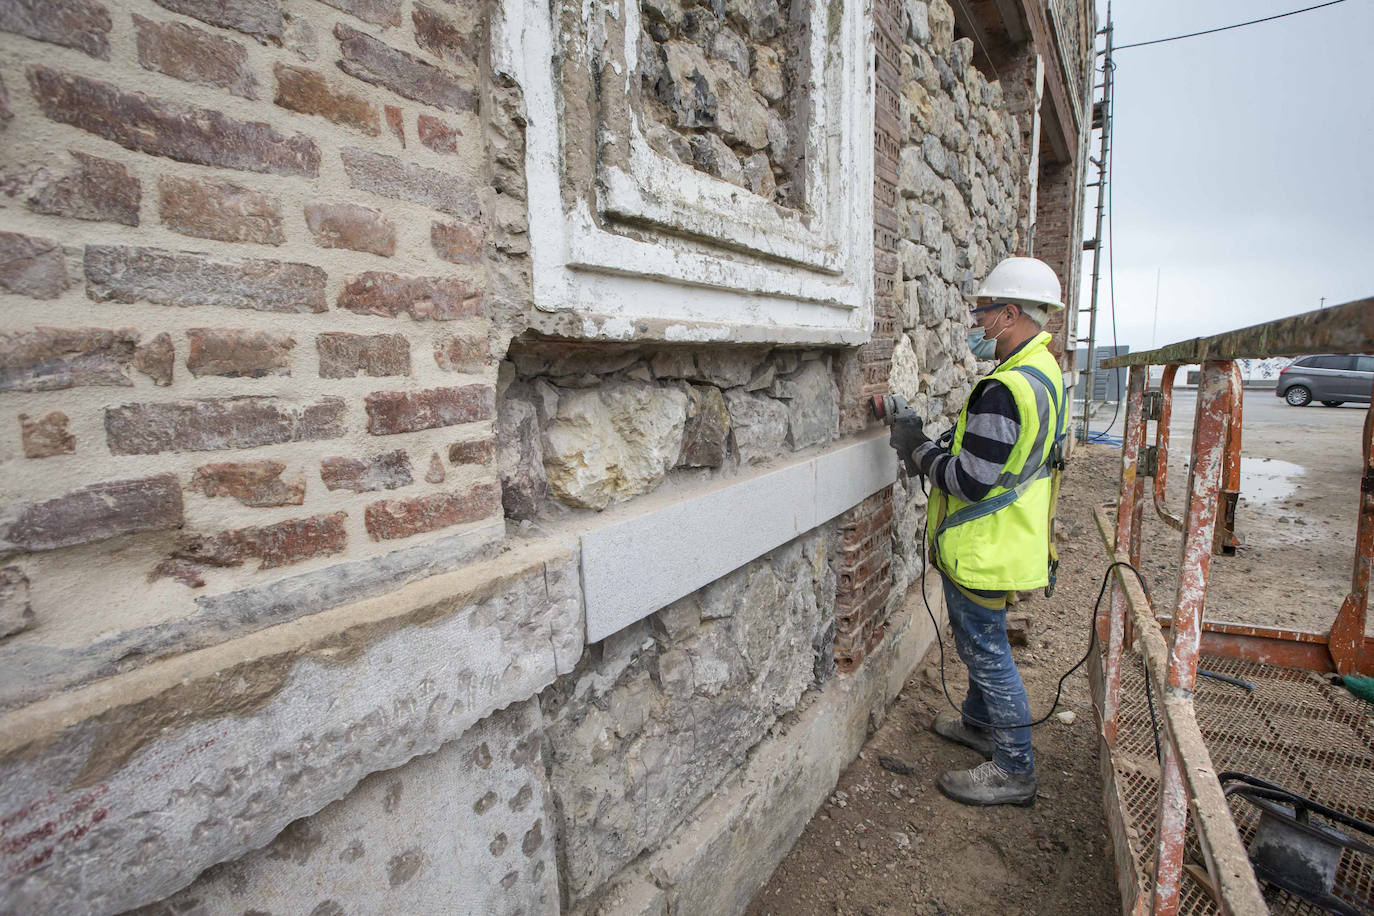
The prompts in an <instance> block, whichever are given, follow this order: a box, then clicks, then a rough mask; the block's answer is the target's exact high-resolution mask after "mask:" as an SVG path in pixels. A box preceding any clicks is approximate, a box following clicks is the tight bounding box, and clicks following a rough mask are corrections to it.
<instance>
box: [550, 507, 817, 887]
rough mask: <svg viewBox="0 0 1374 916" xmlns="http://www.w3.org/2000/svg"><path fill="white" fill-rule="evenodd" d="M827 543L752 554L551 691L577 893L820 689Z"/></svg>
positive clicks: (557, 772)
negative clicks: (749, 559)
mask: <svg viewBox="0 0 1374 916" xmlns="http://www.w3.org/2000/svg"><path fill="white" fill-rule="evenodd" d="M829 549H830V542H829V540H828V537H827V536H826V535H824V534H819V533H817V534H811V535H808V536H806V537H803V538H801V539H798V540H797V541H794V542H792V543H791V544H788V545H787V546H785V547H783V548H780V549H779V550H777V551H774V552H773V554H771V555H770V556H769V557H767V558H764V559H761V560H757V561H755V562H753V563H750V564H748V565H747V566H745V567H743V568H741V569H740V570H739V571H737V572H736V573H733V574H731V575H730V576H727V577H726V578H724V579H722V580H720V581H719V582H717V583H716V584H715V585H712V586H708V587H707V588H705V589H703V590H702V591H701V592H698V593H696V594H694V595H691V596H688V597H687V598H684V599H682V600H681V601H679V602H676V603H675V604H673V605H671V606H670V607H668V608H665V609H664V610H662V611H660V612H659V613H658V614H656V615H654V617H653V618H652V619H651V620H649V621H645V622H643V623H640V624H636V625H634V626H632V627H630V628H628V629H626V630H624V631H622V632H620V633H618V634H616V635H615V636H613V637H611V638H609V639H607V640H605V641H604V642H602V643H601V644H600V652H599V654H591V653H589V656H588V658H586V659H585V660H584V662H583V664H582V665H581V666H580V667H579V669H578V670H577V671H576V672H575V673H574V674H572V675H570V676H568V677H565V678H563V679H562V680H561V681H560V682H559V683H558V684H557V685H555V686H554V688H552V689H551V690H549V691H547V692H546V693H545V694H544V695H543V697H542V703H543V707H544V713H545V717H546V719H547V720H548V724H547V726H546V728H547V730H548V734H549V741H550V745H551V747H552V748H553V757H552V760H551V767H552V769H551V771H550V781H551V783H552V786H553V791H554V793H555V796H556V798H557V799H558V809H559V811H560V814H561V817H562V820H563V824H562V829H561V830H560V837H561V840H560V842H561V852H562V856H563V858H564V860H565V861H566V867H567V871H566V872H565V874H564V879H565V880H566V881H567V883H568V891H569V896H570V897H571V898H572V900H574V901H576V900H580V899H582V898H583V897H585V896H587V895H588V894H589V893H590V892H592V891H594V890H596V889H597V888H598V887H600V886H601V885H602V884H603V883H604V882H605V881H606V880H607V879H608V878H609V877H611V876H612V875H613V874H614V873H615V872H616V871H618V870H619V869H620V868H621V867H623V866H624V865H626V864H628V863H629V862H630V861H631V860H633V859H634V858H635V857H636V856H638V855H639V854H640V853H641V852H642V851H644V850H645V849H652V848H654V847H655V846H657V845H658V844H659V843H660V842H662V841H663V840H664V839H665V838H667V837H668V836H669V834H670V833H671V832H672V830H673V829H674V828H675V827H676V826H677V825H678V824H679V823H680V822H681V821H682V819H683V818H684V816H685V815H686V814H687V813H688V812H689V811H690V810H691V809H692V808H693V807H695V806H696V804H697V803H698V802H700V801H701V800H702V799H704V798H705V797H707V795H709V794H710V792H711V791H712V790H713V789H714V788H715V787H716V785H717V784H718V783H719V781H720V779H721V777H722V776H723V775H724V773H725V772H726V771H727V770H728V769H730V768H732V767H733V765H734V762H736V761H739V760H742V759H743V758H744V756H745V752H746V751H747V750H748V749H749V748H750V747H752V746H754V745H755V744H756V743H757V742H758V741H759V740H760V739H761V738H762V737H763V735H764V734H765V733H766V732H767V729H768V727H769V726H770V725H771V724H772V723H773V722H774V721H776V720H777V718H778V717H779V716H782V715H785V714H786V713H788V712H790V711H791V710H793V709H794V708H796V706H797V703H798V701H799V700H800V698H801V696H802V694H803V693H804V692H805V691H806V690H808V689H809V688H811V687H813V686H814V685H815V667H816V666H815V660H816V651H817V650H816V647H815V646H813V644H812V642H813V639H814V638H815V637H816V636H817V635H818V634H819V633H821V632H822V631H823V630H824V628H825V625H826V621H827V619H828V617H829V612H830V609H831V607H832V604H833V601H834V589H835V580H834V576H833V574H832V573H831V572H830V567H829V562H828V554H829ZM580 736H585V737H580Z"/></svg>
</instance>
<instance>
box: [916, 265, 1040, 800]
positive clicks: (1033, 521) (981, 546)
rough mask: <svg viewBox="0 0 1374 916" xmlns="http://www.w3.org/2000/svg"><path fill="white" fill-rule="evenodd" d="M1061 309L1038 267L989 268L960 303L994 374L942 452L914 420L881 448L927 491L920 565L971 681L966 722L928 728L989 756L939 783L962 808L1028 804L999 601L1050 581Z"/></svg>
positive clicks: (1021, 732)
mask: <svg viewBox="0 0 1374 916" xmlns="http://www.w3.org/2000/svg"><path fill="white" fill-rule="evenodd" d="M1063 307H1064V305H1063V303H1062V302H1061V301H1060V288H1059V279H1058V278H1057V277H1056V276H1055V274H1054V271H1053V270H1052V269H1051V268H1050V266H1049V265H1048V264H1046V263H1044V262H1043V261H1038V260H1036V259H1034V258H1007V259H1006V260H1004V261H1002V262H1001V263H999V264H998V265H997V266H996V267H994V268H993V269H992V271H991V272H990V273H989V274H988V276H987V278H986V279H985V280H984V281H983V285H982V286H981V287H980V288H979V290H978V294H977V298H976V301H975V303H974V304H973V305H972V306H970V309H971V313H972V318H973V327H972V331H971V332H970V334H969V338H968V341H969V347H970V348H971V349H972V350H973V354H974V356H976V357H978V358H979V359H992V358H994V357H995V358H996V359H997V361H998V363H997V368H995V369H994V370H993V371H992V373H991V374H990V375H988V376H987V377H986V378H983V379H981V380H980V381H979V382H978V384H976V385H975V386H974V387H973V390H972V392H970V394H969V397H968V400H967V401H966V402H965V403H964V407H963V410H961V411H960V413H959V421H958V423H957V425H956V426H955V427H954V430H953V431H952V437H951V438H950V439H949V440H948V445H947V446H946V445H945V444H943V440H942V441H941V442H937V441H935V440H932V439H930V438H929V437H928V436H926V435H925V433H924V432H923V430H922V428H921V420H920V418H919V417H916V416H915V415H914V413H908V415H907V416H905V417H902V418H899V419H897V420H896V421H895V422H894V423H893V425H892V433H891V438H890V440H889V441H890V442H891V444H892V447H893V448H895V449H897V452H898V454H899V455H903V456H909V457H910V459H911V461H912V463H914V464H915V466H916V467H917V468H918V469H919V470H920V472H921V474H922V475H923V476H925V477H926V478H927V479H928V480H929V481H930V483H931V495H930V505H929V507H928V509H927V512H928V517H927V520H926V526H927V531H926V536H927V542H928V546H929V551H930V559H931V562H932V563H933V564H934V566H935V567H936V568H937V569H938V570H939V571H940V573H941V575H942V578H943V580H944V592H945V603H946V607H947V608H948V611H949V621H950V625H951V627H952V628H953V630H954V638H955V643H956V646H957V648H958V651H959V657H960V658H961V659H963V661H964V664H965V665H967V666H968V679H969V683H968V695H967V697H966V699H965V700H964V705H963V710H962V715H954V714H953V713H942V714H940V715H938V716H936V717H935V721H934V723H933V724H932V726H931V728H932V729H933V730H934V731H935V733H936V734H938V735H940V736H942V737H944V738H947V739H949V740H951V741H956V742H958V743H960V744H963V745H966V746H968V747H970V748H973V749H974V750H976V751H978V752H979V753H981V754H983V756H985V757H987V758H989V759H988V760H987V762H986V763H983V764H982V765H980V766H977V767H974V768H973V769H971V770H958V771H950V772H947V773H944V774H943V775H941V777H940V780H939V786H940V791H942V792H943V793H944V794H945V795H947V796H949V797H950V798H952V799H954V800H955V801H958V802H962V803H964V804H966V805H1003V804H1014V805H1030V804H1033V803H1034V802H1035V758H1034V755H1033V754H1032V751H1031V734H1030V728H1029V727H1025V726H1026V723H1029V722H1030V707H1029V705H1028V704H1027V702H1026V688H1025V686H1024V685H1023V684H1022V683H1021V674H1020V672H1019V671H1017V669H1016V663H1015V662H1014V661H1013V660H1012V657H1011V645H1010V643H1008V641H1007V620H1006V605H1007V593H1008V592H1009V591H1013V590H1020V589H1033V588H1039V587H1042V586H1046V585H1048V584H1049V582H1050V570H1049V546H1050V544H1049V538H1050V530H1049V529H1050V513H1051V508H1052V496H1051V479H1050V478H1051V472H1052V466H1053V465H1056V464H1058V463H1059V457H1058V447H1059V439H1060V438H1062V436H1063V432H1064V428H1065V427H1064V417H1063V414H1062V411H1063V408H1064V385H1063V374H1062V372H1061V371H1060V368H1059V364H1058V362H1056V360H1055V358H1054V356H1053V354H1051V353H1050V351H1049V348H1048V345H1049V342H1050V335H1049V334H1046V333H1044V331H1043V328H1044V326H1045V322H1046V320H1047V319H1048V318H1049V314H1050V311H1051V310H1058V309H1062V308H1063ZM1018 725H1019V726H1022V727H1011V726H1018ZM990 726H991V727H990ZM1000 726H1007V727H1000Z"/></svg>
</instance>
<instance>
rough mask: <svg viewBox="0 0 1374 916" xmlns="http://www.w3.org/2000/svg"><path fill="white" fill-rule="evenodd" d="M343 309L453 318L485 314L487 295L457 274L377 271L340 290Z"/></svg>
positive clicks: (380, 313) (434, 318)
mask: <svg viewBox="0 0 1374 916" xmlns="http://www.w3.org/2000/svg"><path fill="white" fill-rule="evenodd" d="M339 308H342V309H347V310H348V311H350V312H357V313H358V314H360V315H382V316H385V317H387V318H395V317H398V316H400V315H402V314H405V315H409V316H410V317H411V318H414V319H415V320H417V321H420V320H424V319H429V320H432V321H451V320H453V319H456V318H473V317H480V316H482V315H483V296H482V292H481V291H480V290H475V289H473V288H472V287H471V286H469V285H468V284H467V283H465V282H464V281H462V280H460V279H458V278H456V277H447V278H446V277H402V276H400V275H398V274H393V273H385V272H383V271H376V270H373V271H368V272H367V273H365V274H360V275H359V276H356V277H354V278H353V279H351V280H349V281H348V283H347V284H346V285H345V286H344V288H343V291H342V292H341V293H339Z"/></svg>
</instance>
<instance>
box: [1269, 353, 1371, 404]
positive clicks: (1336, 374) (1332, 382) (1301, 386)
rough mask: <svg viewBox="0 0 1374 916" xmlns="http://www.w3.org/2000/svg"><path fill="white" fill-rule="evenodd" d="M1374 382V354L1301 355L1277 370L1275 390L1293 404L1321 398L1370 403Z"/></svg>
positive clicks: (1336, 402)
mask: <svg viewBox="0 0 1374 916" xmlns="http://www.w3.org/2000/svg"><path fill="white" fill-rule="evenodd" d="M1371 386H1374V356H1325V355H1323V356H1303V357H1299V358H1298V359H1295V360H1293V363H1292V364H1291V365H1289V366H1288V367H1287V368H1284V369H1282V370H1280V371H1279V384H1278V387H1276V388H1275V389H1274V394H1275V395H1277V396H1278V397H1281V398H1283V399H1284V400H1285V401H1287V402H1288V403H1289V404H1290V405H1292V406H1293V407H1306V406H1307V405H1308V404H1311V403H1312V402H1313V401H1321V402H1322V403H1323V404H1325V405H1326V406H1327V407H1339V406H1341V405H1342V404H1344V403H1345V402H1346V401H1355V402H1358V403H1361V404H1368V403H1369V392H1370V388H1371Z"/></svg>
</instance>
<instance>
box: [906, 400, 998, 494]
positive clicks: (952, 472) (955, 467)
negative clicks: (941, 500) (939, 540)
mask: <svg viewBox="0 0 1374 916" xmlns="http://www.w3.org/2000/svg"><path fill="white" fill-rule="evenodd" d="M1020 435H1021V415H1020V413H1019V412H1018V411H1017V409H1016V401H1015V400H1013V398H1012V396H1011V391H1010V389H1008V388H1007V386H1006V385H1003V384H1002V383H1001V382H999V381H996V380H993V379H987V380H984V381H983V383H982V384H980V385H979V386H978V387H977V389H976V390H975V391H974V395H973V399H972V400H971V401H969V405H968V420H967V422H966V423H965V425H964V444H963V448H962V449H960V451H959V454H958V455H951V454H950V453H949V451H948V450H947V449H943V448H941V447H940V446H939V445H938V444H937V443H935V442H934V441H932V440H927V441H925V442H923V443H921V444H920V445H918V446H916V448H915V449H914V450H913V451H912V453H911V458H912V460H913V461H914V462H915V463H916V467H918V468H919V469H920V471H921V473H922V474H923V475H925V476H926V477H927V478H929V480H930V482H931V483H932V484H933V485H935V486H937V487H939V488H940V489H941V490H944V491H945V492H946V493H948V494H949V495H950V496H953V497H954V498H955V499H957V500H960V501H961V502H965V503H976V502H978V501H979V500H981V499H983V498H984V497H985V496H987V495H988V493H989V492H990V491H991V490H992V488H993V486H995V485H996V483H997V478H998V477H999V476H1000V475H1001V473H1002V469H1003V467H1005V466H1006V463H1007V459H1009V458H1010V457H1011V450H1012V449H1013V448H1014V447H1015V446H1016V440H1017V439H1018V438H1019V437H1020Z"/></svg>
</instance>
